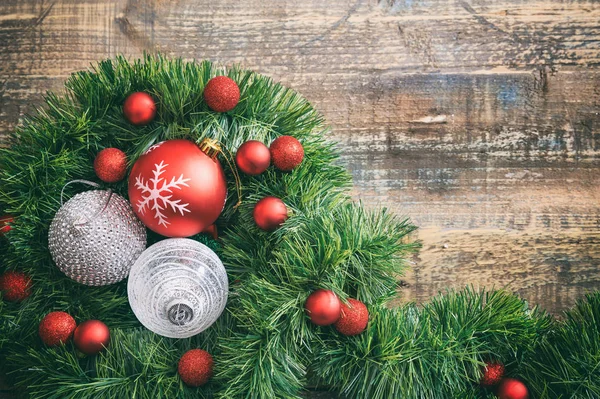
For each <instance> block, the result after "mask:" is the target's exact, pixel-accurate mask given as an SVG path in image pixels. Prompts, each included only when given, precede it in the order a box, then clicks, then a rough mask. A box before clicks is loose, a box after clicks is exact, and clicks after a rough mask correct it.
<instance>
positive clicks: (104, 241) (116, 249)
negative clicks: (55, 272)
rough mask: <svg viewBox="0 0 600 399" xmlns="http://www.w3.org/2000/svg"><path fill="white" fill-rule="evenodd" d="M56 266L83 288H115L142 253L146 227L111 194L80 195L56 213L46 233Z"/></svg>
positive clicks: (124, 202) (144, 246)
mask: <svg viewBox="0 0 600 399" xmlns="http://www.w3.org/2000/svg"><path fill="white" fill-rule="evenodd" d="M48 247H49V249H50V253H51V255H52V259H53V260H54V263H56V266H58V268H59V269H60V270H61V271H62V272H63V273H65V274H66V275H67V276H68V277H70V278H71V279H73V280H75V281H77V282H78V283H82V284H85V285H92V286H100V285H108V284H114V283H117V282H119V281H121V280H123V279H124V278H126V277H127V275H128V274H129V270H130V269H131V267H132V266H133V264H134V263H135V261H136V260H137V258H138V257H139V256H140V254H141V253H142V252H143V251H144V249H145V248H146V228H145V227H144V225H143V224H142V223H141V222H140V221H139V220H138V219H137V217H136V216H135V214H134V213H133V210H132V209H131V205H129V202H128V201H127V200H125V199H124V198H123V197H121V196H119V195H118V194H116V193H112V192H110V191H104V190H91V191H85V192H83V193H79V194H77V195H75V196H74V197H73V198H71V199H70V200H69V201H67V202H66V203H65V204H64V205H63V206H62V207H61V208H60V209H59V210H58V212H57V213H56V215H55V216H54V219H53V220H52V223H51V224H50V231H49V233H48Z"/></svg>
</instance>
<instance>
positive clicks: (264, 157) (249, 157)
mask: <svg viewBox="0 0 600 399" xmlns="http://www.w3.org/2000/svg"><path fill="white" fill-rule="evenodd" d="M235 163H236V165H237V167H238V168H239V169H240V170H241V171H242V172H244V173H245V174H247V175H260V174H261V173H262V172H264V171H265V170H267V168H268V167H269V165H270V164H271V152H270V151H269V147H267V146H266V145H264V144H263V143H261V142H260V141H256V140H250V141H246V142H245V143H244V144H242V145H241V146H240V148H238V150H237V153H236V154H235Z"/></svg>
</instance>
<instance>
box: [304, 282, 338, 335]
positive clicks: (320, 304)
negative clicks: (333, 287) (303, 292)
mask: <svg viewBox="0 0 600 399" xmlns="http://www.w3.org/2000/svg"><path fill="white" fill-rule="evenodd" d="M304 309H305V310H306V314H308V317H310V321H312V322H313V323H314V324H316V325H318V326H328V325H330V324H333V323H335V322H336V321H338V320H339V318H340V315H341V312H342V303H341V302H340V300H339V298H338V297H337V295H335V293H334V292H333V291H330V290H323V289H318V290H316V291H315V292H313V293H312V294H310V295H309V296H308V298H307V299H306V302H305V303H304Z"/></svg>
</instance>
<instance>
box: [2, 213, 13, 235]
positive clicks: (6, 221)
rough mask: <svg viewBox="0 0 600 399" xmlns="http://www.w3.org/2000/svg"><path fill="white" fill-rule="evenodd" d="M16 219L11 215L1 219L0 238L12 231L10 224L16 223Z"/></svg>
mask: <svg viewBox="0 0 600 399" xmlns="http://www.w3.org/2000/svg"><path fill="white" fill-rule="evenodd" d="M14 221H15V219H14V218H13V217H12V216H10V215H4V216H2V217H0V236H1V235H4V234H6V233H8V232H9V231H10V230H11V228H12V227H11V226H10V224H11V223H12V222H14Z"/></svg>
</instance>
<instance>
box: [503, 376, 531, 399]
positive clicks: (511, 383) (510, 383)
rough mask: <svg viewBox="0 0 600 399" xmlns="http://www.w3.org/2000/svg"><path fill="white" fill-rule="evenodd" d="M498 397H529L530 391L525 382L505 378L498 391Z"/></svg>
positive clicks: (517, 398) (523, 398) (526, 398)
mask: <svg viewBox="0 0 600 399" xmlns="http://www.w3.org/2000/svg"><path fill="white" fill-rule="evenodd" d="M496 395H497V396H498V399H529V391H528V390H527V387H526V386H525V384H523V383H522V382H521V381H519V380H515V379H514V378H505V379H503V380H502V381H501V382H500V385H499V386H498V392H496Z"/></svg>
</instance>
